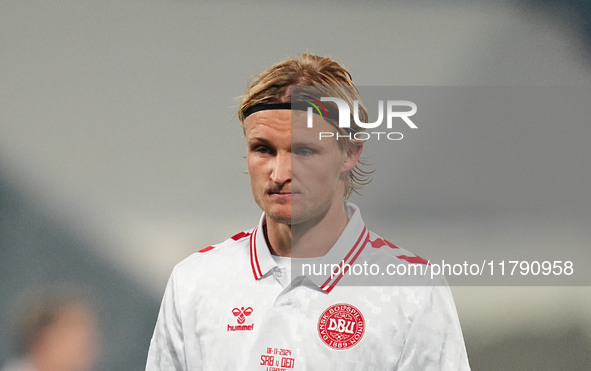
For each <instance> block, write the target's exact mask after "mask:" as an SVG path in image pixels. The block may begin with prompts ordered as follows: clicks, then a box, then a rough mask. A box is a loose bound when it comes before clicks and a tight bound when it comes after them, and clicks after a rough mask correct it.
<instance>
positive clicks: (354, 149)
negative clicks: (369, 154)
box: [343, 141, 363, 173]
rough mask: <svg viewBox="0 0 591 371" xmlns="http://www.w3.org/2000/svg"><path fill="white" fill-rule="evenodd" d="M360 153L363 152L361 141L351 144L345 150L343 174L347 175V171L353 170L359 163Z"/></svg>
mask: <svg viewBox="0 0 591 371" xmlns="http://www.w3.org/2000/svg"><path fill="white" fill-rule="evenodd" d="M361 152H363V141H355V142H353V143H352V144H351V147H350V148H349V149H348V150H347V153H346V154H345V161H344V162H343V172H346V173H348V172H349V171H351V170H353V168H354V167H355V165H357V163H358V162H359V157H361Z"/></svg>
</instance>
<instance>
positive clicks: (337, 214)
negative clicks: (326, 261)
mask: <svg viewBox="0 0 591 371" xmlns="http://www.w3.org/2000/svg"><path fill="white" fill-rule="evenodd" d="M348 221H349V218H348V217H347V214H346V212H345V205H344V203H340V204H337V205H334V206H333V208H331V209H330V210H329V211H328V212H327V213H326V214H325V215H324V216H323V217H322V218H320V219H319V220H316V219H315V220H309V221H306V222H303V223H299V224H297V225H288V224H281V223H277V222H274V221H272V220H269V219H267V220H266V224H265V228H264V233H265V238H266V239H267V244H268V246H269V248H270V249H271V253H273V254H274V255H278V256H285V257H291V256H293V257H297V258H313V257H319V256H324V255H326V253H327V252H328V251H329V250H330V249H331V248H332V246H333V245H334V244H335V243H336V242H337V240H338V239H339V237H340V236H341V234H342V233H343V231H344V230H345V227H346V226H347V223H348Z"/></svg>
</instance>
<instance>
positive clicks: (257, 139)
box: [248, 137, 271, 145]
mask: <svg viewBox="0 0 591 371" xmlns="http://www.w3.org/2000/svg"><path fill="white" fill-rule="evenodd" d="M248 144H249V145H252V144H265V145H271V142H270V141H269V140H268V139H266V138H261V137H253V138H249V139H248Z"/></svg>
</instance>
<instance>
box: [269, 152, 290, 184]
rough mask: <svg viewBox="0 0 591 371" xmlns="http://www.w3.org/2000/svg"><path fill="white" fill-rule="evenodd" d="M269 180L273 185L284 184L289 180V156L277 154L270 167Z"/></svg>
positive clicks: (288, 154)
mask: <svg viewBox="0 0 591 371" xmlns="http://www.w3.org/2000/svg"><path fill="white" fill-rule="evenodd" d="M271 166H272V169H271V180H272V181H273V182H275V183H285V182H286V181H288V180H290V179H291V154H290V153H278V154H277V156H275V159H274V161H273V164H272V165H271Z"/></svg>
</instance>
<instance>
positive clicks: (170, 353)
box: [146, 271, 187, 371]
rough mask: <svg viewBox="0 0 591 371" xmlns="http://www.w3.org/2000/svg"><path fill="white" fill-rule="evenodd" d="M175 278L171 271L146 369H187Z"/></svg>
mask: <svg viewBox="0 0 591 371" xmlns="http://www.w3.org/2000/svg"><path fill="white" fill-rule="evenodd" d="M177 280H178V278H176V277H175V271H173V273H172V275H171V277H170V279H169V281H168V284H167V286H166V290H165V292H164V298H163V299H162V304H161V306H160V312H159V314H158V320H157V322H156V328H155V329H154V335H153V336H152V341H151V342H150V349H149V351H148V360H147V362H146V371H163V370H165V371H168V370H171V371H172V370H175V371H177V370H178V371H181V370H187V362H186V358H185V342H184V335H183V324H182V318H181V314H180V308H179V297H178V295H179V291H178V288H177Z"/></svg>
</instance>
